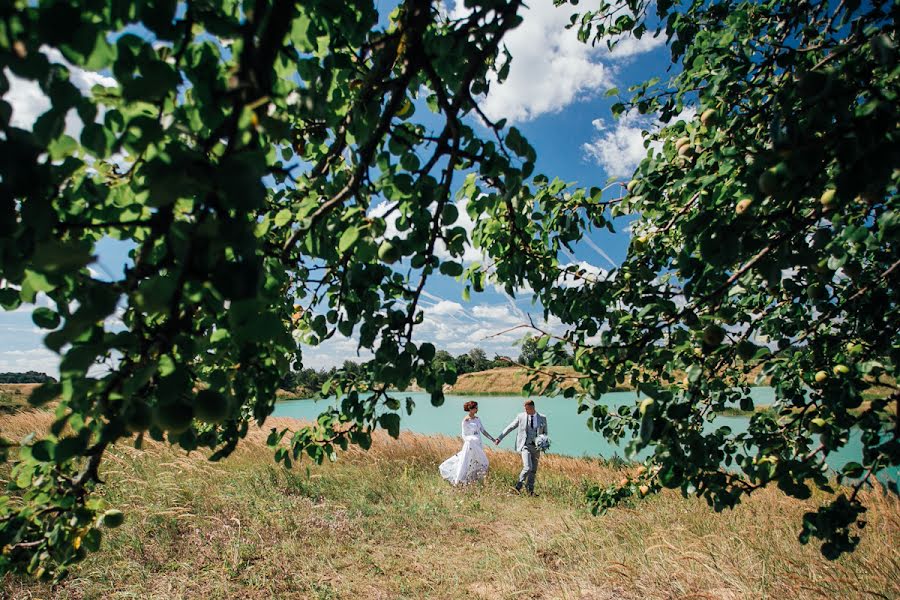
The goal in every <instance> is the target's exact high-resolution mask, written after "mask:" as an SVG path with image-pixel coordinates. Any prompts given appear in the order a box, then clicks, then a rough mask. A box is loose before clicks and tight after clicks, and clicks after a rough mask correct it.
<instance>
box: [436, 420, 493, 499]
mask: <svg viewBox="0 0 900 600" xmlns="http://www.w3.org/2000/svg"><path fill="white" fill-rule="evenodd" d="M482 434H484V435H487V432H486V431H485V430H484V426H483V425H482V424H481V419H479V418H478V417H475V418H474V419H463V422H462V439H463V447H462V450H460V451H459V452H458V453H456V454H454V455H453V456H451V457H450V458H448V459H447V460H445V461H444V462H443V463H441V466H440V467H438V468H439V469H440V472H441V477H443V478H444V479H446V480H447V481H448V482H450V484H452V485H465V484H467V483H472V482H475V481H479V480H481V479H484V476H485V475H486V474H487V470H488V459H487V455H486V454H485V453H484V447H483V446H482V445H481V435H482Z"/></svg>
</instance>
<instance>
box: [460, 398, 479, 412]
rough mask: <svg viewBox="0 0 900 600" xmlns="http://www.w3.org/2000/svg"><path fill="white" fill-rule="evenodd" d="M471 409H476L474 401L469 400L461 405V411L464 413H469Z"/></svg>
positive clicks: (476, 404) (476, 405)
mask: <svg viewBox="0 0 900 600" xmlns="http://www.w3.org/2000/svg"><path fill="white" fill-rule="evenodd" d="M473 408H478V403H477V402H475V401H474V400H469V401H468V402H466V403H465V404H463V410H464V411H466V412H469V411H470V410H472V409H473Z"/></svg>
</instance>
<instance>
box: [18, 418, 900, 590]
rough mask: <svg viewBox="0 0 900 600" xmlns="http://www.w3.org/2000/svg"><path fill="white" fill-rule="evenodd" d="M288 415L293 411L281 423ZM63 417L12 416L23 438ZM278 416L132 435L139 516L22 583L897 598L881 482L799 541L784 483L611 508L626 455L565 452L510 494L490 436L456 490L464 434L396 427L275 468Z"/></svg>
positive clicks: (898, 509)
mask: <svg viewBox="0 0 900 600" xmlns="http://www.w3.org/2000/svg"><path fill="white" fill-rule="evenodd" d="M275 421H276V423H273V424H277V425H289V424H291V421H289V420H285V419H277V420H275ZM49 422H50V416H49V415H48V414H47V413H42V412H34V411H29V412H23V413H19V414H16V415H12V416H9V415H7V416H3V417H0V430H2V432H3V434H4V435H6V436H8V437H18V436H21V435H23V434H25V433H27V432H29V431H34V430H38V431H39V430H42V429H44V428H46V427H47V425H48V424H49ZM265 433H266V432H265V431H258V432H254V433H253V434H252V436H251V439H250V440H249V441H248V443H245V444H243V445H242V446H241V448H240V449H239V451H238V452H237V453H236V454H235V455H234V456H233V457H231V458H229V459H228V460H226V461H224V462H222V463H209V462H208V461H206V460H205V459H204V457H203V456H202V455H200V454H196V453H195V454H192V455H190V456H186V455H185V453H184V452H183V451H179V450H176V449H173V448H169V447H167V446H164V445H161V444H152V445H151V446H150V447H149V448H148V449H147V450H145V451H143V452H141V451H136V450H133V449H131V448H129V447H117V448H116V449H115V450H114V452H113V454H112V455H111V456H110V458H109V460H108V461H106V463H105V465H104V467H103V469H102V473H101V475H102V477H103V478H104V479H105V481H106V482H107V483H106V485H104V486H103V487H102V489H100V490H99V493H101V494H103V495H104V496H105V497H106V499H107V500H108V501H109V503H110V504H111V505H113V506H115V507H119V508H121V509H123V510H125V511H126V512H127V514H128V519H127V520H126V523H125V525H123V526H122V527H121V528H119V529H117V530H112V531H110V532H107V534H106V537H105V538H104V542H103V549H102V551H101V552H100V553H99V554H96V555H93V556H91V557H90V558H89V559H88V560H87V561H85V562H84V563H82V564H81V565H80V566H79V567H78V568H77V570H76V571H75V572H74V573H73V575H72V576H71V577H70V578H69V579H68V580H66V581H65V582H64V583H63V584H62V585H59V586H57V587H49V586H46V585H40V584H35V583H33V582H30V581H25V580H21V579H18V578H14V577H10V576H7V577H6V578H4V579H2V580H0V596H2V597H7V598H23V599H24V598H98V599H99V598H104V599H105V598H204V599H210V600H211V599H216V598H223V599H224V598H320V599H334V598H367V599H368V598H467V599H468V598H490V599H504V598H518V597H529V598H546V599H550V598H579V599H602V600H606V599H613V598H628V599H630V598H635V599H636V598H721V599H737V598H791V599H792V600H796V599H800V598H864V597H872V598H896V597H900V503H898V501H897V499H896V498H893V497H886V496H883V495H881V494H880V493H869V494H867V498H866V500H867V502H868V503H869V505H870V507H871V509H870V511H869V513H868V515H867V519H868V521H869V525H868V527H867V528H866V529H865V534H864V538H863V541H862V543H861V545H860V547H859V549H858V550H857V552H855V553H854V554H852V555H851V556H848V557H844V558H842V559H840V560H838V561H835V562H829V561H826V560H824V559H823V558H822V557H821V556H820V555H819V553H818V550H817V548H816V547H815V546H800V545H799V544H798V543H797V541H796V534H797V530H798V527H799V518H800V515H801V514H802V512H803V511H804V510H806V509H808V508H809V507H811V506H813V505H815V504H816V503H817V502H821V501H822V500H823V498H822V497H818V496H817V497H814V498H813V499H812V500H810V501H809V502H806V503H795V502H793V501H788V500H786V499H785V498H783V497H782V496H781V495H780V494H779V493H777V492H776V491H774V490H765V491H763V492H761V493H758V494H755V495H754V496H753V497H752V498H751V499H749V500H748V501H747V502H745V503H744V504H743V505H741V506H740V507H738V509H736V510H734V511H730V512H726V513H723V514H715V513H713V512H712V511H711V510H710V509H709V508H707V507H706V505H705V504H704V503H702V502H700V501H697V500H693V499H689V500H686V499H683V498H681V497H680V496H678V495H677V494H675V493H671V492H666V493H663V494H660V495H657V496H654V497H651V498H648V499H645V500H642V501H640V502H638V503H636V504H633V505H631V506H627V507H623V508H620V509H616V510H614V511H611V512H610V513H609V514H608V515H606V516H603V517H593V516H591V515H590V513H589V512H588V511H587V510H586V508H585V507H584V505H583V504H582V503H581V498H582V490H583V487H584V485H586V484H587V483H588V482H593V481H599V482H609V481H614V480H618V479H620V478H621V477H622V476H623V474H624V472H625V470H626V469H625V468H624V467H621V466H618V467H617V466H614V465H609V464H605V463H602V462H598V461H590V460H585V459H574V458H565V457H558V456H552V455H551V456H548V457H546V459H545V460H544V461H543V462H542V464H541V471H540V473H539V478H538V491H539V493H540V497H538V498H527V497H520V496H516V495H512V494H510V492H509V488H510V485H511V484H512V483H513V481H514V478H515V476H516V473H517V472H518V457H517V456H516V455H515V454H513V453H509V452H494V451H489V456H490V459H491V473H490V475H489V478H488V480H487V482H486V483H485V484H484V485H477V486H474V487H470V488H468V489H452V488H450V487H449V486H447V485H446V484H445V482H444V481H443V480H441V479H440V477H439V476H438V475H437V465H438V464H439V463H440V461H442V460H443V459H444V458H446V457H447V456H449V455H450V454H452V453H453V452H455V451H456V450H457V449H458V441H456V440H453V439H449V438H435V437H424V436H418V435H412V434H404V435H403V436H402V437H401V439H400V440H399V441H393V440H390V439H389V438H387V437H385V436H378V437H377V438H376V443H375V445H374V446H373V448H372V450H371V451H370V452H368V453H366V452H362V451H359V450H351V451H349V452H347V453H345V454H343V455H342V456H341V458H340V460H339V461H338V462H337V463H335V464H327V465H323V466H321V467H318V466H314V465H310V464H309V463H301V465H300V466H299V467H295V468H294V469H293V470H291V471H288V470H285V469H283V468H281V467H277V466H274V465H273V464H272V460H271V454H270V452H269V451H268V450H267V449H266V448H265V445H264V441H263V440H264V437H265Z"/></svg>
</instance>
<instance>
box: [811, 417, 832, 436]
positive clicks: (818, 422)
mask: <svg viewBox="0 0 900 600" xmlns="http://www.w3.org/2000/svg"><path fill="white" fill-rule="evenodd" d="M827 425H828V421H826V420H825V419H823V418H822V417H816V418H815V419H811V420H810V422H809V428H810V429H811V430H812V432H813V433H821V432H822V431H823V430H824V429H825V427H826V426H827Z"/></svg>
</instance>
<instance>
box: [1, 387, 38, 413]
mask: <svg viewBox="0 0 900 600" xmlns="http://www.w3.org/2000/svg"><path fill="white" fill-rule="evenodd" d="M39 385H40V384H38V383H0V414H4V413H6V414H10V413H15V412H18V411H20V410H23V409H27V408H29V407H30V405H29V404H28V396H30V395H31V392H32V390H34V388H36V387H38V386H39Z"/></svg>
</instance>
